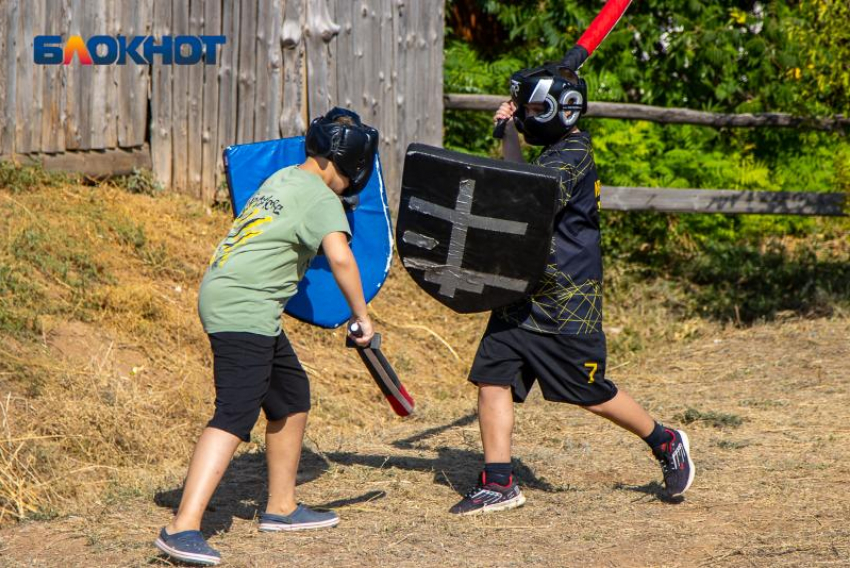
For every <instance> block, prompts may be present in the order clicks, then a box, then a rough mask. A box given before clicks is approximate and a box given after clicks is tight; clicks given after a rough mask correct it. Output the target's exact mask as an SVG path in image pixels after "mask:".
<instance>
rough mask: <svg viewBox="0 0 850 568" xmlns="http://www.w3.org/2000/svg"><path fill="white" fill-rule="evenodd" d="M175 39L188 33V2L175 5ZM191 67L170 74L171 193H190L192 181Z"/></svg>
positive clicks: (174, 68) (174, 69) (176, 2)
mask: <svg viewBox="0 0 850 568" xmlns="http://www.w3.org/2000/svg"><path fill="white" fill-rule="evenodd" d="M171 18H172V21H171V30H172V35H183V34H186V31H187V30H188V29H189V2H186V1H173V2H172V12H171ZM192 67H193V66H190V65H174V66H173V67H172V70H171V77H172V78H171V145H172V152H173V153H174V160H173V162H172V164H171V176H172V178H171V187H172V189H174V190H176V191H179V192H182V193H187V192H189V190H188V178H189V170H188V165H189V97H190V94H189V74H190V73H191V72H192Z"/></svg>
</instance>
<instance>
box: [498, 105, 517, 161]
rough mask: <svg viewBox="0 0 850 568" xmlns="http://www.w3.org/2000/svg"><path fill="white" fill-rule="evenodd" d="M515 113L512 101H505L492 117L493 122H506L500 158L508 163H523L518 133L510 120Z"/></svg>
mask: <svg viewBox="0 0 850 568" xmlns="http://www.w3.org/2000/svg"><path fill="white" fill-rule="evenodd" d="M515 112H516V105H514V103H513V101H505V102H503V103H502V105H501V106H500V107H499V110H497V111H496V114H495V115H494V116H493V122H498V121H500V120H507V121H508V122H507V124H506V125H505V136H504V138H502V156H503V157H504V158H505V159H506V160H508V161H509V162H520V163H523V162H525V157H524V156H523V155H522V149H521V148H520V145H519V133H518V132H517V131H516V126H515V125H514V121H513V120H512V118H513V116H514V113H515Z"/></svg>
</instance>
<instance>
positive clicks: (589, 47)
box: [493, 0, 632, 138]
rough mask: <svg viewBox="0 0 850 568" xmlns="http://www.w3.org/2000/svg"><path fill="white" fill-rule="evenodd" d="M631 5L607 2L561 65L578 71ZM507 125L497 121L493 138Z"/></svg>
mask: <svg viewBox="0 0 850 568" xmlns="http://www.w3.org/2000/svg"><path fill="white" fill-rule="evenodd" d="M631 3H632V0H608V1H607V2H606V3H605V5H604V6H603V7H602V10H601V11H600V12H599V13H598V14H597V15H596V17H595V18H593V21H592V22H591V23H590V26H588V28H587V29H586V30H585V31H584V33H583V34H581V37H580V38H579V39H578V41H577V42H576V45H575V46H574V47H573V48H572V49H570V50H569V51H568V52H567V54H566V55H565V56H564V58H563V59H562V60H561V63H563V65H564V66H565V67H567V68H569V69H572V70H573V71H578V70H579V68H580V67H581V66H582V65H583V64H584V62H585V60H586V59H587V58H588V57H590V56H591V55H592V54H593V52H594V51H596V48H597V47H599V44H600V43H602V41H603V40H604V39H605V38H606V37H608V34H609V33H610V32H611V30H612V29H614V26H616V25H617V22H619V21H620V18H622V17H623V14H624V13H625V12H626V9H628V7H629V4H631ZM507 125H508V121H507V120H505V119H501V120H499V121H498V122H497V123H496V126H495V127H494V128H493V137H494V138H502V137H503V136H504V135H505V128H506V127H507Z"/></svg>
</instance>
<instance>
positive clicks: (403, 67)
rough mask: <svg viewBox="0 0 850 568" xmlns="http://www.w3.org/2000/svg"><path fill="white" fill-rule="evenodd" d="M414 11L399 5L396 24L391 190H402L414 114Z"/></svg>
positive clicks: (403, 4)
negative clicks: (410, 96)
mask: <svg viewBox="0 0 850 568" xmlns="http://www.w3.org/2000/svg"><path fill="white" fill-rule="evenodd" d="M409 11H410V7H409V6H408V5H407V3H401V2H399V3H398V4H397V6H396V13H395V21H394V22H393V59H394V64H395V68H396V71H395V72H394V76H395V110H396V122H395V132H394V134H393V138H392V147H391V148H390V149H389V154H388V155H387V157H386V158H385V160H391V161H392V163H393V165H394V168H393V169H394V175H395V178H394V179H393V180H392V181H389V182H388V184H389V185H388V187H391V188H397V187H400V179H401V169H402V164H403V163H404V152H405V150H406V148H407V143H408V142H407V140H408V137H407V119H408V116H409V115H410V114H412V110H413V109H410V108H408V105H407V93H408V90H409V88H410V87H409V85H408V78H409V76H410V74H409V72H408V68H409V67H411V66H412V65H414V61H413V59H412V56H411V54H409V53H408V50H407V48H406V36H407V28H408V26H409V19H410V18H409V15H408V13H409ZM389 202H390V207H392V208H393V210H394V211H395V210H396V207H397V199H396V198H392V199H389Z"/></svg>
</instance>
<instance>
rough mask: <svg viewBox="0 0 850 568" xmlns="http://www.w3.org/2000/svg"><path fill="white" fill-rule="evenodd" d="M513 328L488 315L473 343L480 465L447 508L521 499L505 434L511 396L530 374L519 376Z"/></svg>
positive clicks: (464, 509)
mask: <svg viewBox="0 0 850 568" xmlns="http://www.w3.org/2000/svg"><path fill="white" fill-rule="evenodd" d="M517 331H518V330H517V328H516V327H514V326H510V325H506V324H504V323H502V322H500V321H499V320H497V319H496V318H495V317H493V318H491V320H490V324H489V325H488V326H487V330H486V331H485V333H484V337H483V338H482V340H481V343H480V344H479V346H478V352H477V353H476V355H475V361H474V362H473V364H472V369H471V370H470V372H469V380H470V381H471V382H473V383H475V384H476V385H477V386H478V423H479V427H480V428H481V443H482V445H483V446H484V471H483V472H482V474H481V476H480V477H479V482H478V483H477V484H476V485H475V487H473V488H472V489H471V490H470V491H469V492H467V493H466V495H464V497H463V499H461V500H460V501H459V502H458V503H456V504H455V505H454V506H453V507H452V508H451V509H449V512H450V513H453V514H456V515H476V514H480V513H486V512H490V511H502V510H505V509H512V508H514V507H519V506H520V505H522V504H523V503H525V497H524V496H523V494H522V492H521V491H520V489H519V485H517V483H516V481H515V480H514V478H513V472H512V469H511V438H512V435H513V426H514V401H515V400H516V401H519V402H522V401H523V400H524V399H525V395H526V394H527V392H528V389H529V388H531V385H532V384H533V380H532V381H530V382H528V381H525V380H524V379H523V378H521V377H522V368H523V359H522V355H521V354H520V353H519V352H518V351H517V348H518V344H517V342H516V340H515V335H516V332H517ZM529 380H530V379H529Z"/></svg>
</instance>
